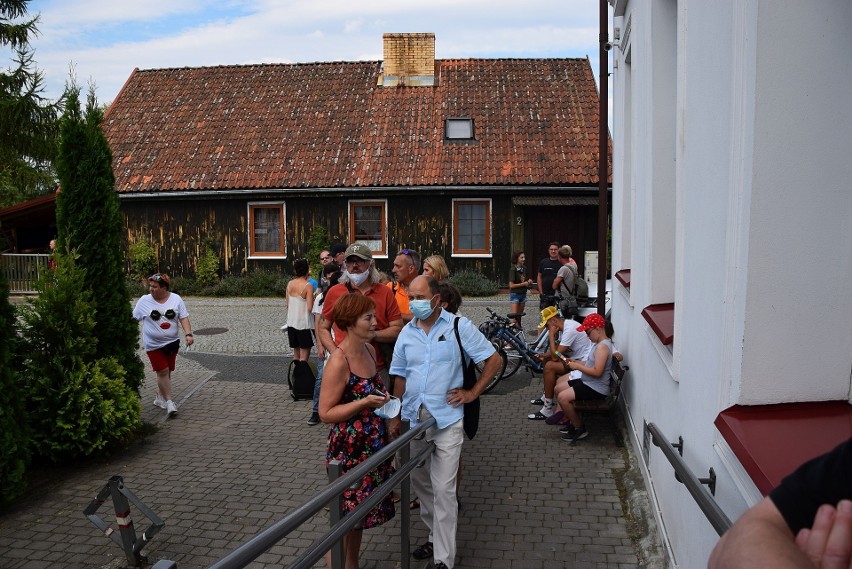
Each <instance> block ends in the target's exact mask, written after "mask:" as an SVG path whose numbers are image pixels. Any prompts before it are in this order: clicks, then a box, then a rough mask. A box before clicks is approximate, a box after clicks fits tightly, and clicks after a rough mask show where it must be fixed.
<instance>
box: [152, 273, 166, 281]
mask: <svg viewBox="0 0 852 569" xmlns="http://www.w3.org/2000/svg"><path fill="white" fill-rule="evenodd" d="M148 278H149V279H153V280H155V281H161V280H163V275H161V274H160V273H155V274H153V275H151V276H150V277H148Z"/></svg>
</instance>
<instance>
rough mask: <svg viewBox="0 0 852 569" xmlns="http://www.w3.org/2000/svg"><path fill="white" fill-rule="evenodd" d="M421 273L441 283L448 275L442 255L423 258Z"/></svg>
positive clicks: (448, 271)
mask: <svg viewBox="0 0 852 569" xmlns="http://www.w3.org/2000/svg"><path fill="white" fill-rule="evenodd" d="M423 274H424V275H426V276H429V277H432V278H433V279H435V280H436V281H438V282H439V283H442V282H444V281H446V280H447V279H448V278H449V277H450V270H449V269H448V268H447V263H446V262H445V261H444V258H443V257H442V256H440V255H431V256H429V257H426V258H425V259H423Z"/></svg>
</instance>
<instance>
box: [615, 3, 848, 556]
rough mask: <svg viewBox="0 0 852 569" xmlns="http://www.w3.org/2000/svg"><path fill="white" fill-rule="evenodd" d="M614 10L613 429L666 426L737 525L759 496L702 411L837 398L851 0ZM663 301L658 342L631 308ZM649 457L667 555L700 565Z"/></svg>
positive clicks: (705, 530) (844, 328)
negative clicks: (667, 309) (618, 355)
mask: <svg viewBox="0 0 852 569" xmlns="http://www.w3.org/2000/svg"><path fill="white" fill-rule="evenodd" d="M614 4H615V14H616V20H615V22H614V25H615V26H616V27H619V28H620V29H621V30H626V29H628V28H629V29H630V34H629V38H628V39H627V41H626V42H625V45H623V46H622V47H623V50H615V57H616V59H617V67H616V69H615V73H614V81H613V87H614V91H615V93H614V116H613V138H614V153H615V154H614V168H613V196H614V198H613V199H614V203H613V227H614V234H613V266H612V270H613V272H615V271H618V270H620V269H625V268H630V269H631V287H630V290H629V291H627V290H625V289H623V288H622V287H620V286H618V285H616V291H615V293H614V300H613V322H614V324H615V327H616V340H617V342H618V344H619V347H620V348H621V349H622V352H623V353H624V354H625V357H626V359H627V361H628V364H629V365H630V372H629V379H628V382H627V383H626V387H625V399H626V404H627V408H628V420H629V428H631V430H632V434H633V442H634V444H635V445H636V446H637V449H638V450H639V451H640V452H641V450H642V445H643V440H644V433H643V424H644V422H654V423H656V424H657V426H659V427H660V429H661V430H662V431H663V432H664V433H665V434H666V435H667V436H668V437H669V438H670V439H671V440H672V441H673V442H676V441H677V438H678V437H679V436H681V437H683V439H684V452H683V457H684V459H685V461H686V463H687V464H688V465H689V466H690V468H691V469H692V471H693V473H694V474H695V475H696V476H699V477H704V476H707V474H708V470H709V469H710V468H711V467H712V468H713V469H714V471H715V473H716V475H717V492H716V496H715V499H716V501H717V503H719V504H720V506H721V507H722V508H723V509H724V510H725V511H726V513H727V514H728V515H729V516H730V517H731V518H732V519H735V518H736V517H737V516H738V515H739V514H740V513H741V512H742V511H743V510H744V509H745V508H746V507H748V506H749V505H751V504H752V503H754V502H755V501H756V500H757V499H758V498H759V493H758V492H757V490H756V488H755V487H754V485H753V483H752V482H751V481H750V479H748V477H747V476H746V475H745V472H744V470H743V469H742V467H741V465H739V463H738V462H737V461H736V459H735V458H734V457H733V455H732V454H731V453H730V449H728V447H727V445H726V443H725V442H724V440H722V439H721V437H720V435H719V434H718V431H717V430H716V429H715V427H714V426H713V421H714V419H715V418H716V416H717V415H718V413H719V412H720V411H722V410H723V409H725V408H727V407H729V406H731V405H733V404H736V403H739V404H766V403H776V402H785V401H811V400H827V399H849V397H850V370H852V318H850V315H852V300H850V298H852V297H850V295H849V294H848V293H847V292H846V290H847V288H848V283H849V282H852V264H850V258H852V254H850V253H849V251H850V249H852V160H851V159H850V158H852V156H850V154H852V122H850V121H852V110H850V107H849V94H850V93H852V59H850V58H848V57H847V55H845V54H848V53H849V48H850V47H852V34H849V33H848V30H844V29H842V28H844V27H848V25H849V24H850V23H852V3H850V2H848V1H847V0H825V1H821V2H817V3H812V2H792V1H785V2H777V1H771V0H746V1H743V0H722V1H718V2H712V3H708V2H702V1H698V0H651V1H643V2H638V1H636V0H633V1H632V2H622V1H620V0H616V1H614ZM673 13H674V14H675V21H674V23H673V22H672V14H673ZM672 29H674V30H675V36H674V37H672ZM660 35H661V36H662V37H657V36H660ZM665 49H670V50H673V53H670V54H669V55H670V56H674V58H675V59H674V61H675V62H676V63H675V65H674V66H672V65H671V59H667V58H666V56H665V54H661V53H659V51H660V50H665ZM628 59H629V61H628ZM621 133H626V134H627V135H628V138H627V139H622V138H621V137H620V135H621ZM668 144H671V151H672V153H673V154H672V155H671V156H670V158H672V159H673V162H672V161H669V160H667V158H666V149H667V145H668ZM622 157H627V159H628V160H629V164H627V165H625V164H620V161H621V158H622ZM669 179H671V184H670V185H669V184H668V183H667V182H668V180H669ZM667 200H668V201H667ZM618 228H620V229H621V231H618ZM667 234H668V241H666V239H665V235H667ZM628 242H629V243H628ZM664 257H667V258H668V259H669V261H668V262H666V261H664V260H663V258H664ZM667 286H668V287H669V288H668V289H667V288H666V287H667ZM672 301H673V302H675V306H676V312H675V340H674V344H675V345H674V349H673V350H668V349H667V348H666V347H664V346H662V344H661V343H660V342H659V340H658V339H657V338H656V336H655V335H654V334H653V332H651V331H650V327H649V326H648V325H647V324H646V323H645V321H644V319H643V318H642V316H641V311H642V309H643V308H645V307H646V306H648V305H650V304H656V303H663V302H672ZM779 448H780V449H783V441H779ZM648 456H649V462H648V465H647V467H646V471H645V475H646V481H647V483H648V485H649V487H650V489H651V491H652V494H653V495H654V497H655V500H656V504H657V506H658V508H659V511H658V516H659V521H660V522H661V528H662V531H663V532H664V534H665V536H666V539H667V545H668V546H669V547H670V551H671V554H672V556H673V562H674V563H675V565H676V566H679V567H701V566H704V565H706V560H707V557H708V556H709V553H710V551H711V550H712V548H713V546H714V545H715V543H716V541H717V539H718V538H717V535H716V533H715V531H714V530H713V529H712V527H711V526H710V524H709V522H707V521H706V519H705V517H704V515H703V514H702V513H701V512H700V510H699V509H698V507H697V506H696V504H695V502H694V501H693V499H692V498H691V496H689V494H688V492H687V491H686V489H685V487H684V486H683V485H681V484H679V483H678V482H676V481H675V479H674V475H673V471H672V468H671V466H670V465H669V464H668V462H667V461H666V459H665V458H664V456H663V455H662V453H661V452H660V450H659V449H657V448H654V447H652V448H651V449H650V452H649V453H648Z"/></svg>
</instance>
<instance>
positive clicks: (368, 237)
mask: <svg viewBox="0 0 852 569" xmlns="http://www.w3.org/2000/svg"><path fill="white" fill-rule="evenodd" d="M356 241H357V242H358V243H363V244H364V245H366V246H367V247H369V248H370V251H372V252H373V256H375V257H386V256H387V254H388V247H387V201H386V200H369V201H367V200H364V201H354V200H353V201H350V202H349V242H350V243H355V242H356Z"/></svg>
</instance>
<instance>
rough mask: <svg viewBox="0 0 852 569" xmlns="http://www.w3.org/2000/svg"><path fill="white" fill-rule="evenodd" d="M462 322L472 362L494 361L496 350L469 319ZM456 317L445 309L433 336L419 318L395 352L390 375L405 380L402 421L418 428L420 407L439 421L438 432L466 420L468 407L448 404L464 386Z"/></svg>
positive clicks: (398, 341) (403, 334)
mask: <svg viewBox="0 0 852 569" xmlns="http://www.w3.org/2000/svg"><path fill="white" fill-rule="evenodd" d="M458 318H459V335H460V336H461V341H462V345H463V346H464V351H465V353H466V354H467V356H468V357H469V358H472V359H473V361H475V362H477V363H479V362H482V361H483V360H486V359H488V358H489V357H491V354H493V353H494V346H492V345H491V342H489V341H488V340H487V339H486V338H485V336H483V335H482V333H481V332H480V331H479V330H477V328H476V326H474V325H473V323H472V322H471V321H470V320H468V319H467V318H465V317H463V316H460V317H458ZM455 319H456V316H454V315H453V314H451V313H449V312H447V311H446V310H443V309H441V313H440V315H439V316H438V319H437V320H436V321H435V324H433V325H432V328H431V329H430V330H429V334H428V335H427V334H426V332H424V331H423V328H420V327H419V326H418V323H419V322H420V321H419V320H418V319H417V318H415V319H414V320H412V321H411V322H409V323H408V324H406V325H405V326H404V327H403V328H402V331H401V332H400V333H399V337H398V338H397V339H396V346H395V347H394V350H393V360H392V361H391V367H390V370H389V373H390V374H391V375H398V376H400V377H402V378H404V379H405V394H404V395H403V396H402V418H403V419H406V420H407V421H411V426H415V425H417V412H418V410H419V409H420V406H421V405H422V406H424V407H426V409H427V410H428V411H429V413H430V414H431V415H432V416H433V417H435V420H436V421H437V424H438V428H439V429H443V428H446V427H449V426H450V425H452V424H453V423H455V422H457V421H458V420H459V419H461V418H462V417H464V405H459V406H458V407H453V406H452V405H450V404H449V403H447V397H449V395H448V393H447V392H448V391H449V390H450V389H458V388H460V387H461V386H462V382H463V380H464V375H463V372H462V366H461V353H460V352H459V343H458V342H457V341H456V334H455V332H454V331H453V321H454V320H455Z"/></svg>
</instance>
